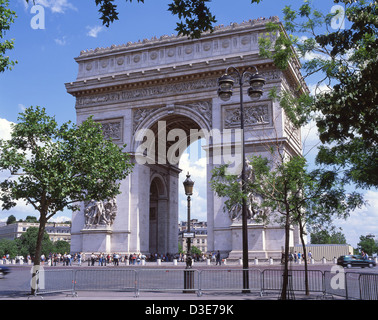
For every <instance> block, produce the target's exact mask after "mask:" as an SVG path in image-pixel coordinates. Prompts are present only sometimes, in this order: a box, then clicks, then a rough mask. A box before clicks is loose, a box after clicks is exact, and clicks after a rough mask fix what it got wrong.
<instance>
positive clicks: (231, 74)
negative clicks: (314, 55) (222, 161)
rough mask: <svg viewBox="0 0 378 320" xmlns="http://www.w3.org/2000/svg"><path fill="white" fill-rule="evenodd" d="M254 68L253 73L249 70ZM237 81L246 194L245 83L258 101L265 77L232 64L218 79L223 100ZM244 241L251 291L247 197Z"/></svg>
mask: <svg viewBox="0 0 378 320" xmlns="http://www.w3.org/2000/svg"><path fill="white" fill-rule="evenodd" d="M249 69H254V72H253V73H251V72H249V71H248V70H249ZM235 81H238V83H239V87H240V128H241V131H242V142H241V143H242V146H241V149H242V161H243V163H242V172H241V184H242V187H241V188H242V193H243V194H246V181H245V165H246V163H245V145H244V140H245V136H244V107H243V84H244V83H245V82H247V81H248V83H249V88H248V91H247V93H248V96H249V97H250V98H251V99H252V100H254V101H257V100H259V99H260V98H261V96H262V94H263V87H264V85H265V79H264V78H263V77H262V76H260V75H259V73H258V70H257V68H256V67H255V66H250V67H247V68H246V69H245V70H243V71H242V72H240V71H239V69H237V68H235V67H233V66H230V67H228V68H227V69H226V73H225V74H224V75H223V76H221V77H220V78H219V79H218V87H219V89H218V96H219V98H220V99H221V100H223V101H228V100H230V99H231V96H232V93H233V86H234V83H235ZM242 201H243V202H242V241H243V292H249V277H248V229H247V204H246V200H245V198H243V200H242Z"/></svg>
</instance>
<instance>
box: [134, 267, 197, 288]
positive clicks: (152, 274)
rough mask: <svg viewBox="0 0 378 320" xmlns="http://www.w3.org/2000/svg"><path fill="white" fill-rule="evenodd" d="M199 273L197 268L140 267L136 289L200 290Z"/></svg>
mask: <svg viewBox="0 0 378 320" xmlns="http://www.w3.org/2000/svg"><path fill="white" fill-rule="evenodd" d="M198 273H199V271H198V270H195V269H138V271H137V281H136V291H137V292H138V293H139V292H140V291H182V292H183V293H192V292H198V288H199V276H198Z"/></svg>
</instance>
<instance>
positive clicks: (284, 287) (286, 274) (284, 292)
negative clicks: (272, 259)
mask: <svg viewBox="0 0 378 320" xmlns="http://www.w3.org/2000/svg"><path fill="white" fill-rule="evenodd" d="M289 222H290V219H289V214H286V221H285V260H284V262H285V264H284V272H283V275H282V290H281V300H286V298H287V289H288V283H289V239H290V223H289Z"/></svg>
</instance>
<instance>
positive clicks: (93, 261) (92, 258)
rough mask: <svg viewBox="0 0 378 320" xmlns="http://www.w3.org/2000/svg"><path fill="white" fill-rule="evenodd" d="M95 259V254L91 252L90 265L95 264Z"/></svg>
mask: <svg viewBox="0 0 378 320" xmlns="http://www.w3.org/2000/svg"><path fill="white" fill-rule="evenodd" d="M95 260H96V256H95V254H94V253H93V252H92V254H91V265H92V266H94V264H95Z"/></svg>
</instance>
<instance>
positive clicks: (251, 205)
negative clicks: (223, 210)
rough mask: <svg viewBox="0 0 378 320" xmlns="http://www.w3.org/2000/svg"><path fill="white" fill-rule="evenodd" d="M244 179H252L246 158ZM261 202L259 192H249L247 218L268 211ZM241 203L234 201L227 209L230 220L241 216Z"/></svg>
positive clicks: (250, 168) (261, 198)
mask: <svg viewBox="0 0 378 320" xmlns="http://www.w3.org/2000/svg"><path fill="white" fill-rule="evenodd" d="M245 166H246V167H245V180H246V182H247V183H248V181H253V179H254V178H253V169H252V166H251V165H250V164H248V160H246V164H245ZM238 181H239V183H240V186H241V183H242V179H241V175H239V176H238ZM262 202H263V197H262V196H261V195H259V194H256V193H253V192H249V193H248V198H247V201H246V207H247V219H253V218H254V217H256V216H261V215H266V214H268V213H269V209H268V208H262V207H261V204H262ZM242 209H243V207H242V205H241V204H240V203H235V204H234V205H233V206H232V207H231V208H230V209H229V211H228V214H229V217H230V219H231V220H232V221H235V220H240V219H241V218H242V213H243V212H242Z"/></svg>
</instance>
